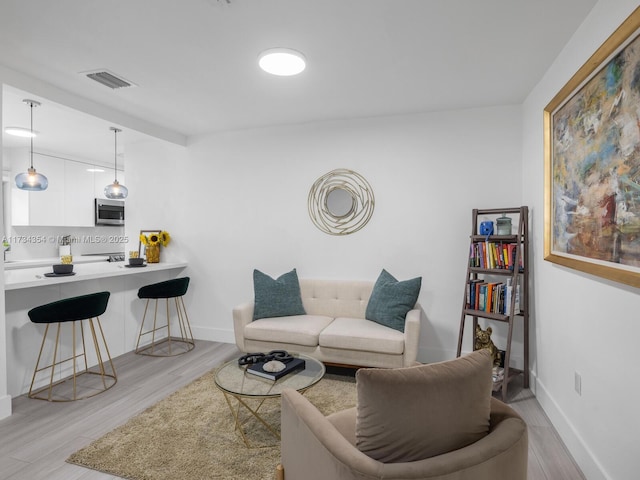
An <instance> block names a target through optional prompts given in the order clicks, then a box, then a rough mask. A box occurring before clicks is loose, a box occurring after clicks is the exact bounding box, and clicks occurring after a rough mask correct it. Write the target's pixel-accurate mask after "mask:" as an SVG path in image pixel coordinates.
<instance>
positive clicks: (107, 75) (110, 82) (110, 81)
mask: <svg viewBox="0 0 640 480" xmlns="http://www.w3.org/2000/svg"><path fill="white" fill-rule="evenodd" d="M83 74H84V75H86V76H87V77H89V78H90V79H91V80H95V81H96V82H98V83H101V84H102V85H105V86H107V87H109V88H112V89H114V90H115V89H116V88H125V87H133V86H135V85H134V84H133V83H131V82H128V81H127V80H125V79H123V78H122V77H118V76H117V75H115V74H113V73H111V72H108V71H107V70H96V71H93V72H83Z"/></svg>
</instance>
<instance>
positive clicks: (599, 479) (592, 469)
mask: <svg viewBox="0 0 640 480" xmlns="http://www.w3.org/2000/svg"><path fill="white" fill-rule="evenodd" d="M531 379H532V381H531V384H532V385H534V386H535V396H536V399H537V400H538V403H539V404H540V406H541V407H542V409H543V410H544V412H545V413H546V414H547V416H548V417H549V420H551V424H552V425H553V426H554V428H555V429H556V431H557V432H558V435H560V438H561V439H562V441H563V442H564V444H565V445H566V446H567V449H568V450H569V453H571V456H572V457H573V459H574V460H575V461H576V463H577V464H578V466H579V467H580V470H582V473H583V474H584V476H585V477H586V478H588V479H589V480H609V479H610V477H609V476H608V475H607V474H606V473H605V471H604V469H603V468H602V465H601V464H600V462H598V460H597V459H596V457H595V455H594V454H593V452H592V451H591V449H590V448H589V446H588V445H587V444H586V443H585V441H584V439H583V438H582V437H581V436H580V433H578V431H577V430H576V428H575V427H574V425H573V424H572V423H571V422H570V421H569V419H568V418H567V416H566V415H565V413H564V412H563V411H562V409H561V408H560V407H559V406H558V404H557V403H556V401H555V400H554V398H553V397H552V396H551V395H550V394H549V392H548V390H547V389H546V388H545V386H544V383H543V382H541V381H540V380H539V379H538V378H536V377H535V375H534V374H533V373H532V374H531Z"/></svg>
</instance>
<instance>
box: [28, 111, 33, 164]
mask: <svg viewBox="0 0 640 480" xmlns="http://www.w3.org/2000/svg"><path fill="white" fill-rule="evenodd" d="M29 106H30V107H31V138H30V140H31V151H30V161H31V168H32V169H33V102H29Z"/></svg>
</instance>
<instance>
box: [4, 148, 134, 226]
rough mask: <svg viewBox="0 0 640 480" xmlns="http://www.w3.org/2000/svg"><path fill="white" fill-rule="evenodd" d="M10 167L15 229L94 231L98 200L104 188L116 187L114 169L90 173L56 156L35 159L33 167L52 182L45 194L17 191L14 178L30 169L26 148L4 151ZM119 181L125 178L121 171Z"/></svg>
mask: <svg viewBox="0 0 640 480" xmlns="http://www.w3.org/2000/svg"><path fill="white" fill-rule="evenodd" d="M4 157H5V159H7V160H8V162H10V165H11V179H10V181H11V185H12V187H11V224H12V225H14V226H25V225H33V226H63V227H93V226H94V225H95V211H94V208H95V202H94V199H95V198H105V196H104V188H105V187H106V186H107V185H109V184H111V183H113V180H114V178H115V174H114V172H113V168H108V167H101V168H102V169H103V170H104V171H103V172H93V171H89V170H90V169H91V167H92V165H89V164H87V163H82V162H76V161H73V160H65V159H62V158H57V157H54V156H49V155H47V156H42V155H38V154H35V155H34V160H33V162H34V166H35V168H36V170H37V171H38V172H39V173H42V174H43V175H45V176H46V177H47V179H48V180H49V187H48V188H47V189H46V190H44V191H42V192H28V191H24V190H20V189H18V187H16V184H15V181H14V178H15V176H16V175H17V174H18V173H20V172H22V171H26V169H27V168H28V167H29V150H28V149H27V148H19V149H5V150H4ZM118 181H119V182H120V183H122V184H123V185H124V184H125V183H124V174H123V172H121V171H118Z"/></svg>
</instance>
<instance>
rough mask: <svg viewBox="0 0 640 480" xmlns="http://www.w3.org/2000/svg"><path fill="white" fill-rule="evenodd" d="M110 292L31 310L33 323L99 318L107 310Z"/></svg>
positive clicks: (60, 301)
mask: <svg viewBox="0 0 640 480" xmlns="http://www.w3.org/2000/svg"><path fill="white" fill-rule="evenodd" d="M110 295H111V293H109V292H99V293H90V294H89V295H80V296H78V297H73V298H65V299H64V300H58V301H56V302H51V303H47V304H46V305H40V306H39V307H35V308H32V309H31V310H29V313H28V315H29V318H30V319H31V321H32V322H33V323H57V322H60V323H62V322H75V321H77V320H85V319H87V318H94V317H99V316H100V315H102V314H103V313H104V312H105V311H106V310H107V303H109V296H110Z"/></svg>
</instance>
